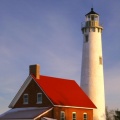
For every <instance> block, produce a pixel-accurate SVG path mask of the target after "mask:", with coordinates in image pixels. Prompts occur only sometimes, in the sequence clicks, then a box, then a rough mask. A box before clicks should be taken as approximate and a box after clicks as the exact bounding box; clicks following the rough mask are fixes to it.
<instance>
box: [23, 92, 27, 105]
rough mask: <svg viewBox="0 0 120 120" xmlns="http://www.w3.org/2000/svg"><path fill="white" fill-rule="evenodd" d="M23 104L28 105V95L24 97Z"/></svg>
mask: <svg viewBox="0 0 120 120" xmlns="http://www.w3.org/2000/svg"><path fill="white" fill-rule="evenodd" d="M23 104H28V94H24V95H23Z"/></svg>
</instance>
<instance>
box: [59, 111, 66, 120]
mask: <svg viewBox="0 0 120 120" xmlns="http://www.w3.org/2000/svg"><path fill="white" fill-rule="evenodd" d="M60 120H65V112H64V111H61V112H60Z"/></svg>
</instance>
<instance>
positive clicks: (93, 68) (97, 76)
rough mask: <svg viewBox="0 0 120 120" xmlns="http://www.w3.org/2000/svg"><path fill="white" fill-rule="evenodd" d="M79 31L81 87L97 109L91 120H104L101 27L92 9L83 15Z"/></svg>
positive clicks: (97, 15) (96, 14)
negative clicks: (81, 46)
mask: <svg viewBox="0 0 120 120" xmlns="http://www.w3.org/2000/svg"><path fill="white" fill-rule="evenodd" d="M81 30H82V33H83V51H82V67H81V87H82V89H83V90H84V92H85V93H86V94H87V95H88V97H89V98H90V99H91V101H92V102H93V103H94V104H95V105H96V107H97V109H94V110H93V120H105V93H104V72H103V56H102V30H103V27H102V26H101V25H100V23H99V14H98V13H96V12H95V11H94V10H93V8H91V11H90V12H89V13H88V14H86V15H85V22H84V23H82V28H81Z"/></svg>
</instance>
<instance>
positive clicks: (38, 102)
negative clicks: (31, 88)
mask: <svg viewBox="0 0 120 120" xmlns="http://www.w3.org/2000/svg"><path fill="white" fill-rule="evenodd" d="M41 103H42V93H37V104H41Z"/></svg>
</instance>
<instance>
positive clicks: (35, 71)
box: [29, 64, 40, 79]
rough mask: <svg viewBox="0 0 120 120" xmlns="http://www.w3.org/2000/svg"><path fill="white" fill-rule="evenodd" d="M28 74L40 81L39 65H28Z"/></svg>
mask: <svg viewBox="0 0 120 120" xmlns="http://www.w3.org/2000/svg"><path fill="white" fill-rule="evenodd" d="M29 74H32V75H34V76H35V78H36V79H40V65H39V64H35V65H30V66H29Z"/></svg>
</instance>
